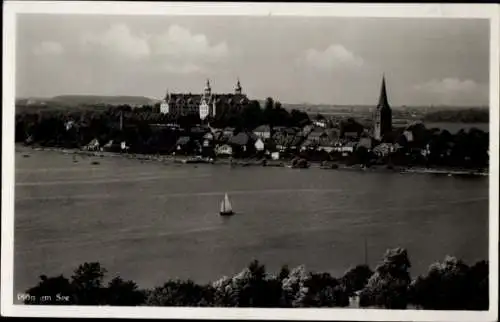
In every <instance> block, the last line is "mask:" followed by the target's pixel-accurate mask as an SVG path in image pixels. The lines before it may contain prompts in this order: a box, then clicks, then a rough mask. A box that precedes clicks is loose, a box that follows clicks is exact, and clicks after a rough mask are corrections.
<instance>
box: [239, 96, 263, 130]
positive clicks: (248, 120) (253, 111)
mask: <svg viewBox="0 0 500 322" xmlns="http://www.w3.org/2000/svg"><path fill="white" fill-rule="evenodd" d="M241 119H242V123H243V124H242V125H243V127H244V128H245V129H247V130H253V129H254V128H256V127H257V126H258V125H261V124H262V123H263V113H262V109H261V108H260V104H259V102H258V101H255V100H254V101H250V103H249V104H248V105H246V106H245V107H244V108H243V110H242V113H241Z"/></svg>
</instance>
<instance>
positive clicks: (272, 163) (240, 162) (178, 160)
mask: <svg viewBox="0 0 500 322" xmlns="http://www.w3.org/2000/svg"><path fill="white" fill-rule="evenodd" d="M29 151H49V152H56V153H63V154H67V155H70V154H71V155H83V156H89V157H100V158H110V157H111V158H113V157H114V158H116V157H119V158H126V159H130V160H138V161H155V162H162V163H167V164H171V163H172V164H209V165H230V166H240V167H247V166H260V167H264V166H265V167H274V168H289V166H288V163H289V162H290V160H266V165H264V164H263V162H262V160H256V159H229V158H227V159H226V158H222V159H216V160H214V161H211V162H210V161H208V160H206V159H202V158H196V157H190V156H183V157H177V156H171V155H153V154H133V153H120V152H107V151H85V150H79V149H67V148H55V147H36V146H31V147H29V146H23V145H19V144H16V145H15V152H19V153H26V152H29ZM326 163H327V164H330V165H331V164H334V163H333V162H331V161H327V162H326ZM335 164H336V165H337V166H338V167H336V168H333V167H331V166H324V165H322V164H321V162H314V161H313V162H311V161H309V165H310V166H309V168H314V169H322V170H337V171H362V172H379V173H380V172H388V173H400V174H433V175H447V176H474V177H484V176H486V177H487V176H489V173H488V172H480V171H477V170H457V169H439V168H422V167H398V166H394V168H393V169H388V168H387V167H386V165H379V166H376V165H375V166H371V167H370V168H365V167H363V166H361V165H353V166H348V165H344V164H339V163H335ZM306 169H307V168H306ZM306 169H304V170H306Z"/></svg>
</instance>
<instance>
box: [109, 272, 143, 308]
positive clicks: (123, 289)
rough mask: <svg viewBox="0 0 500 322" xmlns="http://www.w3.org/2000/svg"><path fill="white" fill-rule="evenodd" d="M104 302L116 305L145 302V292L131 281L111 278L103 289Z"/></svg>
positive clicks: (131, 304)
mask: <svg viewBox="0 0 500 322" xmlns="http://www.w3.org/2000/svg"><path fill="white" fill-rule="evenodd" d="M105 293H106V294H105V297H106V304H108V305H116V306H136V305H141V304H144V303H145V292H144V291H141V290H139V289H138V287H137V284H136V283H135V282H133V281H124V280H123V279H122V278H121V277H119V276H117V277H115V278H113V279H112V280H111V281H110V282H109V283H108V287H107V289H106V291H105Z"/></svg>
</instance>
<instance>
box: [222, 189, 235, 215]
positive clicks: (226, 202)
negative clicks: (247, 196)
mask: <svg viewBox="0 0 500 322" xmlns="http://www.w3.org/2000/svg"><path fill="white" fill-rule="evenodd" d="M220 211H221V213H228V212H232V211H233V208H232V207H231V202H230V201H229V197H228V195H227V193H226V195H225V196H224V200H222V201H221V203H220Z"/></svg>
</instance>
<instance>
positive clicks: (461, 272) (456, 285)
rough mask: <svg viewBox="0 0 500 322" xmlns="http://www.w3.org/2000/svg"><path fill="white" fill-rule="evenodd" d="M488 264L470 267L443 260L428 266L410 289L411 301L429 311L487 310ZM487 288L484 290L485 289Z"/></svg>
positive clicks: (455, 260)
mask: <svg viewBox="0 0 500 322" xmlns="http://www.w3.org/2000/svg"><path fill="white" fill-rule="evenodd" d="M487 281H488V265H487V263H486V262H479V263H477V264H476V265H475V266H474V267H473V268H470V267H468V266H467V265H466V264H465V263H463V262H462V261H460V260H457V259H456V258H454V257H449V256H448V257H446V258H445V260H444V261H443V262H442V263H440V262H437V263H434V264H432V265H431V266H430V267H429V271H428V273H427V275H424V276H419V277H418V278H417V279H416V280H415V281H413V283H412V284H411V287H410V292H411V293H410V294H411V300H412V302H413V303H414V304H416V305H417V306H420V307H422V308H424V309H429V310H487V309H488V287H487V285H488V283H487ZM484 286H486V287H484Z"/></svg>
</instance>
